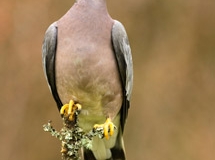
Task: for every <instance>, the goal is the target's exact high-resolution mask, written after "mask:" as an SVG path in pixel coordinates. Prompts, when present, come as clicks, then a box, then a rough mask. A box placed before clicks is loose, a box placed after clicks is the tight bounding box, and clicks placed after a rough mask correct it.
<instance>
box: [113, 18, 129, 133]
mask: <svg viewBox="0 0 215 160" xmlns="http://www.w3.org/2000/svg"><path fill="white" fill-rule="evenodd" d="M111 36H112V37H111V38H112V45H113V49H114V53H115V56H116V61H117V64H118V69H119V74H120V77H121V81H122V88H123V103H122V107H121V111H120V112H121V127H122V131H123V130H124V125H125V121H126V118H127V115H128V109H129V106H130V97H131V92H132V87H133V63H132V55H131V48H130V45H129V41H128V36H127V34H126V31H125V28H124V26H123V25H122V24H121V23H120V22H119V21H116V20H115V21H114V25H113V28H112V33H111Z"/></svg>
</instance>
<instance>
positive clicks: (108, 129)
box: [93, 118, 116, 139]
mask: <svg viewBox="0 0 215 160" xmlns="http://www.w3.org/2000/svg"><path fill="white" fill-rule="evenodd" d="M93 128H95V129H96V128H103V130H104V137H105V138H106V139H109V135H110V136H112V135H113V134H114V129H116V126H115V125H114V124H113V123H112V122H111V119H110V118H107V120H106V121H105V123H104V124H95V125H94V127H93Z"/></svg>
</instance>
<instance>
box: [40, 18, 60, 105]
mask: <svg viewBox="0 0 215 160" xmlns="http://www.w3.org/2000/svg"><path fill="white" fill-rule="evenodd" d="M57 32H58V30H57V24H56V22H55V23H53V24H51V25H50V26H49V28H48V29H47V31H46V33H45V37H44V41H43V46H42V62H43V70H44V73H45V77H46V80H47V82H48V85H49V89H50V90H51V92H52V95H53V97H54V99H55V101H56V103H57V106H58V109H60V108H61V106H62V102H61V100H60V98H59V95H58V92H57V87H56V81H55V56H56V50H57Z"/></svg>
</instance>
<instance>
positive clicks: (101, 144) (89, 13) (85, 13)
mask: <svg viewBox="0 0 215 160" xmlns="http://www.w3.org/2000/svg"><path fill="white" fill-rule="evenodd" d="M118 23H119V22H117V21H115V20H113V19H112V18H111V17H110V16H109V14H108V11H107V8H106V3H105V0H79V1H77V2H76V3H75V4H74V5H73V7H72V8H71V9H70V10H69V11H68V12H67V13H66V14H65V15H64V16H63V17H62V18H60V19H59V20H58V21H57V22H55V23H53V24H52V25H51V26H50V27H49V29H48V30H47V32H46V36H45V41H44V45H43V60H44V61H43V63H44V69H45V73H46V76H47V80H48V82H49V85H50V88H51V91H52V94H53V96H54V98H55V100H56V102H57V104H58V107H59V109H60V107H61V105H62V104H65V103H68V102H69V101H70V100H73V101H74V102H76V103H79V104H81V105H82V110H81V113H80V115H79V116H78V123H79V126H80V127H81V128H83V129H84V131H86V132H87V131H89V130H91V129H92V128H93V126H94V124H96V123H104V121H105V119H106V118H110V119H111V120H112V121H113V123H114V124H115V125H116V126H117V128H118V130H117V131H115V133H114V135H113V136H111V138H110V139H109V140H106V139H99V138H98V137H95V138H94V140H93V148H92V152H93V155H94V156H91V155H87V154H88V153H89V152H85V158H86V159H100V160H103V159H108V158H111V157H112V158H113V159H125V154H124V147H123V140H122V137H121V136H122V130H123V128H124V121H125V119H126V116H127V109H128V106H129V104H127V103H129V102H127V101H128V100H129V98H130V92H131V88H132V86H130V85H132V77H133V75H129V76H128V75H126V74H128V72H130V71H132V61H131V55H129V54H130V52H129V51H130V50H129V51H128V52H129V53H128V57H126V56H125V55H127V53H123V51H121V52H122V53H119V55H116V54H117V53H116V50H123V49H122V48H121V49H120V45H117V43H118V42H114V39H118V37H114V36H115V35H113V34H114V32H116V31H117V34H119V35H120V34H121V33H120V32H118V27H121V26H120V25H121V24H118ZM114 25H115V26H116V27H115V28H116V29H113V26H114ZM123 29H124V28H123ZM124 32H125V31H124V30H122V33H124ZM122 36H125V38H127V36H126V33H125V35H122ZM121 38H122V39H123V37H121ZM120 43H121V42H120ZM123 43H126V42H123ZM123 43H122V45H124V44H123ZM127 45H128V44H127ZM124 48H126V47H124ZM128 49H130V47H129V48H128ZM52 50H53V51H54V53H53V51H52ZM125 50H126V49H125ZM120 54H121V55H120ZM123 54H124V55H123ZM49 56H50V57H51V58H52V60H50V59H51V58H48V57H49ZM123 57H124V60H123V59H122V62H120V59H121V58H123ZM128 62H129V63H131V64H130V65H131V66H128V68H124V69H125V73H120V72H121V70H122V66H124V65H125V64H127V63H128ZM125 67H127V66H125ZM129 67H131V70H130V71H128V70H129ZM50 68H51V69H50ZM52 72H53V73H52ZM131 74H132V73H131ZM123 76H124V77H123ZM128 77H130V78H128ZM126 78H127V79H126ZM123 79H124V80H123ZM129 79H130V80H129ZM128 90H129V91H128ZM128 96H129V98H128ZM123 107H124V108H123ZM123 114H125V115H123ZM120 122H121V123H120ZM122 125H123V126H122ZM117 143H118V144H117ZM112 148H113V152H116V151H117V150H119V152H118V153H115V154H119V155H118V156H115V157H116V158H114V155H113V152H112V151H111V149H112ZM111 152H112V153H111ZM121 152H122V153H121ZM120 154H123V155H120ZM92 157H94V158H92ZM117 157H118V158H117ZM120 157H121V158H120Z"/></svg>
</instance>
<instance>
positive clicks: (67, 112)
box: [60, 100, 81, 121]
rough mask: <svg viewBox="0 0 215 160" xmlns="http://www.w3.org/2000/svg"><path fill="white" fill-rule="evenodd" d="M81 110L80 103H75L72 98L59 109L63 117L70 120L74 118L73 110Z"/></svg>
mask: <svg viewBox="0 0 215 160" xmlns="http://www.w3.org/2000/svg"><path fill="white" fill-rule="evenodd" d="M76 110H78V111H80V110H81V105H80V104H78V103H76V104H75V102H74V101H73V100H70V101H69V104H65V105H63V106H62V107H61V109H60V114H61V115H63V116H64V117H67V118H68V119H69V120H70V121H73V120H74V114H75V111H76Z"/></svg>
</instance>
